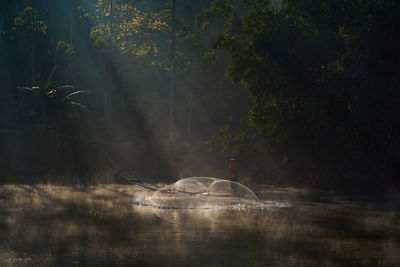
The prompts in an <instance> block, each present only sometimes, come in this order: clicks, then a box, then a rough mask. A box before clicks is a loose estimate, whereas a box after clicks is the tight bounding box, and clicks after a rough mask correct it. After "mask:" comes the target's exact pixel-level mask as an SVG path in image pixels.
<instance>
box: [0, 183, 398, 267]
mask: <svg viewBox="0 0 400 267" xmlns="http://www.w3.org/2000/svg"><path fill="white" fill-rule="evenodd" d="M255 191H256V193H257V195H258V196H259V197H260V199H262V200H273V201H280V202H282V203H290V204H292V207H290V208H281V209H272V210H240V209H239V210H198V211H196V210H160V209H152V208H149V207H141V206H132V204H131V202H132V200H133V199H138V198H141V197H143V196H144V195H145V194H148V193H149V192H148V191H145V190H143V189H141V188H139V187H137V186H127V185H117V184H106V185H96V186H89V187H83V186H61V185H3V186H1V187H0V266H71V265H77V266H87V265H89V266H93V265H104V266H398V265H399V264H400V224H399V222H400V216H399V213H397V212H395V211H393V210H391V209H388V208H383V207H380V206H377V205H373V204H371V203H370V202H368V201H360V200H348V199H346V198H344V197H340V196H337V195H334V194H327V193H324V192H312V191H307V190H300V189H293V188H292V189H290V188H289V189H288V188H286V189H284V188H283V189H282V188H273V187H267V186H257V190H255Z"/></svg>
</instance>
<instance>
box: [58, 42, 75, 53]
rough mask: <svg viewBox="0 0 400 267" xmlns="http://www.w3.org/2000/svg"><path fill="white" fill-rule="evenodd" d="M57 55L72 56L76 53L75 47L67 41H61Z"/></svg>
mask: <svg viewBox="0 0 400 267" xmlns="http://www.w3.org/2000/svg"><path fill="white" fill-rule="evenodd" d="M56 53H58V54H66V55H71V54H73V53H74V46H73V45H72V44H70V43H68V42H65V41H59V42H58V43H57V47H56Z"/></svg>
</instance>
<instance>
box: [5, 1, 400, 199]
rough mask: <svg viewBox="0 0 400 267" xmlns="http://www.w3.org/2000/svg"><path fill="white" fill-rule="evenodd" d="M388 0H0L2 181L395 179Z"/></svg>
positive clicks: (396, 118)
mask: <svg viewBox="0 0 400 267" xmlns="http://www.w3.org/2000/svg"><path fill="white" fill-rule="evenodd" d="M399 28H400V2H399V1H397V0H369V1H366V0H202V1H183V0H152V1H149V0H68V1H67V0H63V1H61V0H52V1H43V0H1V1H0V89H1V93H0V103H1V105H0V157H1V159H2V160H1V161H0V173H1V176H0V183H2V184H6V183H25V182H27V183H36V182H65V183H71V182H73V183H76V182H79V183H94V182H98V181H102V182H104V181H109V180H110V179H114V178H113V177H114V176H113V173H114V171H115V169H116V168H121V169H124V170H127V171H128V172H130V173H132V175H134V176H137V177H141V178H143V179H144V180H147V181H150V182H152V181H154V182H156V181H157V182H158V181H163V182H166V181H171V180H176V178H177V177H189V176H196V175H197V176H219V177H227V176H228V174H229V173H228V165H229V160H230V158H232V157H233V158H235V159H236V161H237V162H238V165H239V168H240V172H239V177H240V179H242V180H246V179H251V180H252V181H255V182H257V183H261V184H276V185H285V186H297V187H315V188H322V189H332V190H333V189H334V190H345V191H351V192H375V193H380V192H387V191H391V190H396V191H397V190H398V189H399V186H400V183H399V180H398V178H399V177H400V49H399V47H400V38H399V30H398V29H399Z"/></svg>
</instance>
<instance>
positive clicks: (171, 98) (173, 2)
mask: <svg viewBox="0 0 400 267" xmlns="http://www.w3.org/2000/svg"><path fill="white" fill-rule="evenodd" d="M171 15H172V25H171V59H170V80H169V140H170V144H171V145H173V144H174V138H175V137H174V134H175V133H174V89H175V77H174V76H175V31H176V29H175V27H176V25H175V24H176V0H171Z"/></svg>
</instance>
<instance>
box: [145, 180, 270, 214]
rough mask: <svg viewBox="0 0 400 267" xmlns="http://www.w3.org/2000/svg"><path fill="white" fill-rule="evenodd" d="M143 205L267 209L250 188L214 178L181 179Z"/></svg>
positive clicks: (172, 207)
mask: <svg viewBox="0 0 400 267" xmlns="http://www.w3.org/2000/svg"><path fill="white" fill-rule="evenodd" d="M140 204H141V205H144V206H151V207H155V208H160V209H226V208H263V207H264V208H265V203H264V202H262V201H260V200H259V199H258V197H257V196H256V194H255V193H254V192H253V191H252V190H250V189H249V188H247V187H246V186H244V185H242V184H240V183H237V182H233V181H229V180H224V179H218V178H212V177H190V178H184V179H181V180H179V181H177V182H176V183H173V184H171V185H167V186H164V187H162V188H160V189H158V190H157V191H156V192H155V193H154V194H153V195H152V196H150V197H146V198H144V199H143V200H142V201H141V202H140Z"/></svg>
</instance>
